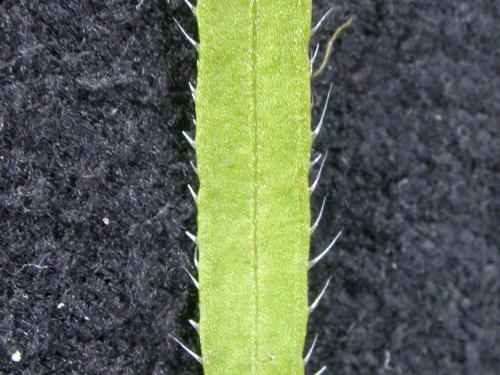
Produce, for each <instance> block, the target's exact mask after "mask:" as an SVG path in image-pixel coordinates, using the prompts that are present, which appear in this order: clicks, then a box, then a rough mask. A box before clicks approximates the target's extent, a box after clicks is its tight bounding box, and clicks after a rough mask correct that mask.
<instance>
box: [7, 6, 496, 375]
mask: <svg viewBox="0 0 500 375" xmlns="http://www.w3.org/2000/svg"><path fill="white" fill-rule="evenodd" d="M104 3H106V5H103V4H104ZM332 4H333V5H334V6H335V8H334V12H333V13H332V16H331V17H329V18H328V20H327V21H326V23H325V24H324V26H323V27H322V29H321V31H320V32H319V33H318V34H317V35H316V36H315V37H314V38H313V41H312V42H313V43H314V45H315V43H317V42H321V46H324V44H325V42H326V40H327V39H328V37H329V36H330V35H331V34H332V32H333V31H334V30H335V28H336V27H338V25H339V24H340V23H341V22H342V20H345V19H346V17H347V16H348V15H349V14H353V15H355V16H356V21H355V23H354V25H353V27H351V28H350V29H348V30H347V31H345V33H343V34H342V36H341V38H340V39H339V40H338V41H337V43H336V44H335V52H334V55H333V56H332V58H331V59H330V60H329V61H330V62H329V66H328V70H327V71H326V72H325V73H324V74H323V75H322V76H321V77H320V78H318V79H317V80H315V81H314V82H313V95H314V97H315V100H316V103H317V105H316V106H315V107H314V108H313V115H314V116H313V117H314V118H315V119H317V118H318V114H319V109H320V104H321V103H322V102H323V101H324V98H325V95H326V91H327V89H328V86H329V85H330V83H333V87H334V90H333V97H332V105H331V107H330V110H329V111H328V114H327V122H326V125H327V126H326V127H325V128H324V130H323V131H322V133H321V134H320V136H319V138H318V140H317V141H316V144H315V149H316V150H317V151H321V152H324V151H326V150H329V154H330V158H329V160H328V163H327V165H326V168H325V171H324V174H323V178H322V179H321V184H320V186H319V188H318V193H316V194H315V195H314V197H313V199H312V211H313V214H315V213H316V212H317V211H318V209H319V205H320V203H321V199H322V197H323V196H324V195H325V194H326V195H327V196H328V197H329V199H328V205H327V207H326V212H325V215H324V219H323V221H322V224H321V226H320V227H319V229H318V231H317V233H316V234H315V235H314V237H313V241H312V243H313V249H312V251H313V252H314V253H316V252H317V251H320V250H321V249H322V248H323V247H324V246H325V245H326V244H327V243H328V242H329V241H330V239H331V238H332V237H333V236H334V235H335V233H336V232H337V231H338V230H339V229H343V230H344V235H343V237H342V238H341V240H340V241H339V243H338V246H337V247H336V249H335V251H334V252H332V253H330V254H329V256H328V257H327V259H326V260H324V261H323V262H322V263H321V264H320V265H319V266H317V267H316V268H315V269H314V272H312V273H311V275H310V279H311V281H310V286H311V297H313V296H315V295H316V294H317V292H318V291H319V290H320V288H321V286H322V285H323V283H324V281H325V280H326V278H327V277H328V276H329V275H333V276H334V279H333V280H334V282H333V285H332V287H331V288H330V289H329V291H328V293H327V294H326V296H325V298H324V300H323V302H322V304H321V305H320V307H319V308H318V309H317V310H316V312H315V313H314V314H313V315H312V317H311V319H310V331H309V332H310V334H309V335H308V342H309V341H310V339H311V337H312V336H313V334H314V333H319V335H320V336H319V342H318V346H317V350H316V352H315V354H314V356H313V358H312V361H311V366H310V367H309V371H310V372H309V373H312V370H313V369H318V368H319V366H321V365H328V366H329V370H328V372H327V374H339V375H344V374H387V375H389V374H405V375H406V374H473V375H494V374H498V373H500V360H499V352H498V350H499V347H500V346H499V344H500V342H499V341H500V338H499V325H498V324H499V300H498V297H499V292H500V288H499V281H498V272H499V259H500V256H499V248H498V245H499V242H500V241H499V236H498V226H499V224H500V220H499V212H500V202H499V199H498V187H499V182H500V181H499V175H498V170H499V160H500V158H499V156H500V155H499V150H500V147H499V137H498V131H499V127H498V122H497V121H498V118H499V116H500V79H499V76H500V52H499V44H498V43H499V38H500V30H499V23H500V9H499V8H500V5H499V2H498V1H494V0H478V1H469V0H457V1H451V0H448V1H436V0H401V1H396V0H387V1H374V0H355V1H353V0H336V1H334V2H333V1H318V0H314V19H315V20H317V19H318V18H319V17H320V16H321V15H322V14H324V12H325V11H326V10H327V9H328V7H329V6H330V5H332ZM172 16H175V17H177V18H178V19H179V20H180V22H181V23H182V24H183V25H184V26H185V28H186V29H187V30H188V31H189V32H190V33H191V35H196V25H195V21H194V18H193V16H192V15H191V14H190V12H189V10H188V9H187V8H186V7H185V6H184V5H183V4H182V2H181V1H171V2H170V3H167V2H165V1H153V0H144V1H143V3H142V4H138V2H137V1H134V0H129V1H126V0H114V1H106V2H104V1H90V0H86V1H72V0H68V1H66V0H59V1H28V0H22V1H21V0H16V1H14V0H6V1H0V373H1V374H106V375H114V374H157V375H159V374H176V375H177V374H196V373H199V367H198V366H197V365H196V364H195V363H194V361H193V360H191V359H190V358H189V357H188V356H186V355H185V354H184V353H183V352H181V351H180V350H179V348H178V347H176V346H175V345H174V344H173V343H172V342H171V341H170V340H169V339H168V335H169V334H173V335H175V336H178V337H180V338H182V339H183V340H184V341H185V342H186V343H187V344H189V345H190V346H191V347H193V348H198V344H197V338H196V335H195V332H194V331H193V329H192V328H190V327H189V326H188V324H187V319H188V318H192V317H196V314H197V308H196V294H195V291H194V290H193V287H192V286H191V284H190V282H189V280H188V277H187V275H186V274H185V273H184V272H183V270H182V266H187V267H190V268H191V266H190V259H191V256H192V252H193V245H192V244H191V243H190V242H189V240H188V239H187V238H185V236H184V235H183V231H184V230H186V229H190V230H194V229H195V220H194V206H193V203H192V201H191V199H190V197H189V195H188V191H187V188H186V184H187V183H194V184H196V178H195V175H194V173H193V172H192V170H191V168H190V166H189V160H190V159H192V158H193V152H192V151H191V150H190V147H189V146H188V144H187V142H186V141H185V140H184V139H183V138H182V136H181V131H182V130H192V124H191V120H190V116H191V113H192V112H193V103H192V101H191V99H190V96H189V92H188V86H187V82H188V81H189V80H191V81H193V82H195V77H196V54H195V52H194V51H193V49H192V48H190V46H189V45H188V44H187V43H186V41H185V39H184V38H183V37H182V36H181V35H180V33H179V31H178V30H177V28H176V27H175V24H174V23H173V20H172ZM221 16H223V15H221ZM320 58H321V55H320ZM495 228H497V229H495ZM16 350H20V351H21V353H22V359H21V361H20V362H18V363H15V362H13V361H12V360H11V355H12V353H14V352H15V351H16Z"/></svg>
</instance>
